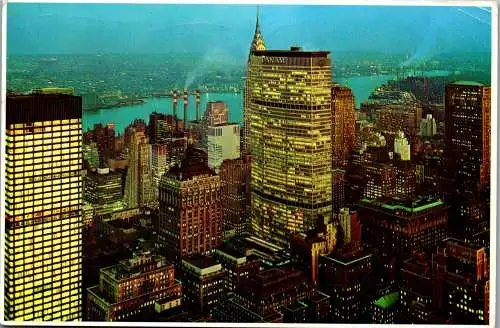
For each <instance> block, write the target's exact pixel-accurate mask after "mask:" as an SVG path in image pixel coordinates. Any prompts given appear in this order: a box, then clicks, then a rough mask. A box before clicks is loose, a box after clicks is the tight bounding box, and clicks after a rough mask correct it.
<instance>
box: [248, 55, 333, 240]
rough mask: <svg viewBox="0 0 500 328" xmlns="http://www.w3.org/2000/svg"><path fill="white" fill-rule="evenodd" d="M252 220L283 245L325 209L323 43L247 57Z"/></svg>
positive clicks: (326, 81)
mask: <svg viewBox="0 0 500 328" xmlns="http://www.w3.org/2000/svg"><path fill="white" fill-rule="evenodd" d="M247 93H248V97H249V103H248V110H249V114H250V143H251V153H252V227H253V230H254V232H255V233H256V235H257V236H259V237H261V238H265V239H267V240H270V241H273V242H276V243H278V244H280V245H282V246H286V245H288V243H289V237H290V234H291V233H292V232H304V231H309V230H311V229H314V227H315V225H316V218H317V216H318V215H319V214H322V215H324V216H325V217H328V218H330V217H331V210H332V206H331V202H332V145H331V138H332V131H331V126H332V112H331V105H332V104H331V64H330V57H329V52H327V51H314V52H310V51H302V49H301V48H299V47H292V48H291V50H289V51H287V50H269V51H265V50H264V51H257V50H256V51H254V52H253V54H252V55H251V58H250V63H249V65H248V90H247Z"/></svg>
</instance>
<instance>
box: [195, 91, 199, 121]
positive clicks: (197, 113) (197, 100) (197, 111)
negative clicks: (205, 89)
mask: <svg viewBox="0 0 500 328" xmlns="http://www.w3.org/2000/svg"><path fill="white" fill-rule="evenodd" d="M195 93H196V122H199V121H200V90H198V89H196V91H195Z"/></svg>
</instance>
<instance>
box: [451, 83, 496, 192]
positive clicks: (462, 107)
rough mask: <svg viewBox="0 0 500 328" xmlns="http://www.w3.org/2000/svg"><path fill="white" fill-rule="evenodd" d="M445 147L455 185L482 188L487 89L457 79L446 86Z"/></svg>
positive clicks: (486, 176) (486, 164)
mask: <svg viewBox="0 0 500 328" xmlns="http://www.w3.org/2000/svg"><path fill="white" fill-rule="evenodd" d="M445 107H446V123H445V126H446V140H447V141H446V143H447V145H446V147H447V151H448V156H449V157H450V159H451V161H450V163H451V164H453V166H454V171H455V178H456V182H457V188H458V189H460V190H461V191H462V192H463V191H477V190H478V187H479V189H484V188H485V187H486V186H487V185H489V183H490V135H491V124H490V123H491V115H490V111H491V88H490V87H487V86H483V85H482V84H480V83H477V82H470V81H458V82H455V83H452V84H450V85H448V86H447V87H446V105H445Z"/></svg>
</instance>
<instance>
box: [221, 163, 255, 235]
mask: <svg viewBox="0 0 500 328" xmlns="http://www.w3.org/2000/svg"><path fill="white" fill-rule="evenodd" d="M251 166H252V162H251V157H250V155H245V156H244V157H243V158H238V159H233V160H225V161H224V162H222V165H221V168H220V180H221V200H222V210H223V217H224V230H233V231H234V232H235V233H236V234H242V233H244V232H248V230H249V223H250V222H249V220H250V197H251V189H250V174H251V173H250V172H251Z"/></svg>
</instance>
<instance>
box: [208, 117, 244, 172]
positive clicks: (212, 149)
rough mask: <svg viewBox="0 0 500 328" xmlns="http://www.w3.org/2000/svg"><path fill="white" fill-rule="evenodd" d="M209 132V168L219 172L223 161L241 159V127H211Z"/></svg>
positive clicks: (234, 125)
mask: <svg viewBox="0 0 500 328" xmlns="http://www.w3.org/2000/svg"><path fill="white" fill-rule="evenodd" d="M207 132H208V133H207V150H208V166H210V167H211V168H212V169H214V170H215V171H216V172H219V169H220V166H221V164H222V161H224V160H225V159H236V158H238V157H240V125H239V124H237V123H236V124H222V125H214V126H209V127H208V131H207Z"/></svg>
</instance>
